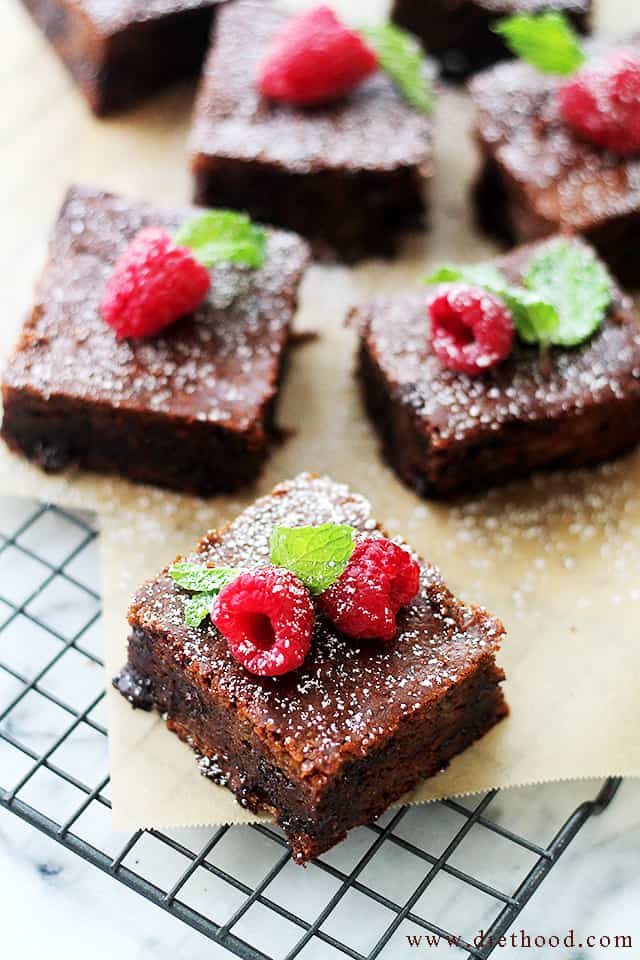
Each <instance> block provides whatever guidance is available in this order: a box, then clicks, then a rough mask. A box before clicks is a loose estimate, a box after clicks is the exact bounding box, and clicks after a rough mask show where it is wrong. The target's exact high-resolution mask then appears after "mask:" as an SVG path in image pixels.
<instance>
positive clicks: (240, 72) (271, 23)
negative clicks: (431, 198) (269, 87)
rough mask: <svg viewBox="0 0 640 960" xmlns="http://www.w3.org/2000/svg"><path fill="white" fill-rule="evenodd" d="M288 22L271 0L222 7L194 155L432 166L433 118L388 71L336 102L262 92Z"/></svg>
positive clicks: (298, 164) (302, 168)
mask: <svg viewBox="0 0 640 960" xmlns="http://www.w3.org/2000/svg"><path fill="white" fill-rule="evenodd" d="M286 20H287V15H286V14H284V13H281V12H279V11H277V10H275V9H273V7H271V6H270V5H268V4H264V3H252V2H245V0H239V2H235V3H231V4H229V5H226V4H225V5H223V6H222V7H221V9H220V10H219V12H218V16H217V26H216V30H215V32H214V38H213V44H212V47H211V51H210V53H209V57H208V59H207V62H206V64H205V68H204V75H203V79H202V83H201V87H200V92H199V95H198V100H197V103H196V110H195V119H194V125H193V129H192V133H191V138H190V149H191V152H192V153H193V154H204V155H212V156H218V157H229V158H234V159H238V160H247V161H251V160H259V161H260V162H261V163H273V164H277V165H282V166H284V167H286V168H287V170H289V171H292V172H298V173H313V172H316V171H317V170H319V169H325V168H331V169H344V170H388V169H391V168H394V167H396V166H416V165H425V166H426V165H427V164H428V161H429V157H428V154H429V151H430V144H431V133H432V124H431V120H430V119H429V118H428V117H426V116H425V115H424V114H421V113H419V112H418V111H417V110H415V109H413V108H412V107H410V106H409V105H408V104H407V102H406V101H405V100H404V99H403V97H402V95H401V94H400V93H398V92H397V91H396V89H395V88H394V86H393V84H392V82H391V81H390V80H389V78H388V77H387V76H386V75H385V74H383V73H382V72H381V71H378V73H376V74H375V75H374V76H373V77H372V78H371V79H369V80H367V81H366V82H365V83H363V84H362V85H361V86H360V87H358V88H357V89H356V90H354V91H352V92H351V93H350V94H349V95H348V96H347V97H345V98H344V99H343V100H341V101H339V102H337V103H334V104H331V105H328V106H322V107H314V108H313V109H300V108H295V107H290V106H286V105H282V104H276V103H272V102H268V101H266V100H265V99H264V98H262V97H261V95H260V93H259V91H258V88H257V86H256V76H257V70H258V65H259V63H260V61H261V59H262V57H263V56H264V53H265V50H266V48H267V45H268V43H269V41H270V40H271V38H272V37H273V36H274V34H275V33H276V32H277V31H278V29H279V28H281V27H282V24H283V23H285V22H286ZM425 172H426V170H425Z"/></svg>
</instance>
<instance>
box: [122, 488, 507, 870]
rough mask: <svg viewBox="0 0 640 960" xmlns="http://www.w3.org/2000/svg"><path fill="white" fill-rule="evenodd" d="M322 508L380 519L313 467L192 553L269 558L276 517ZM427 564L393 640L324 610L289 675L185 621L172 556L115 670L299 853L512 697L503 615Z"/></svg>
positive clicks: (438, 765)
mask: <svg viewBox="0 0 640 960" xmlns="http://www.w3.org/2000/svg"><path fill="white" fill-rule="evenodd" d="M321 523H347V524H350V525H352V526H353V527H354V528H355V529H356V531H359V532H360V533H364V534H366V535H369V536H375V535H377V534H378V533H379V532H380V528H379V527H378V526H377V525H376V523H375V521H374V520H373V519H372V518H371V512H370V506H369V504H368V503H367V502H366V501H365V500H364V499H363V498H362V497H359V496H356V495H354V494H352V493H351V492H350V491H349V490H348V488H347V487H345V486H344V485H342V484H337V483H335V482H333V481H331V480H329V479H328V478H317V477H313V476H311V475H309V474H303V475H301V476H299V477H297V478H296V479H295V480H292V481H290V482H288V483H283V484H281V485H280V486H278V487H276V489H275V490H274V491H273V493H272V494H271V495H270V496H267V497H264V498H262V499H260V500H258V501H256V503H255V504H254V505H253V506H252V507H249V508H248V509H247V510H245V511H244V513H242V514H241V515H240V516H239V517H238V518H237V519H236V520H235V521H234V522H233V523H232V524H230V525H229V526H227V527H225V528H224V529H222V530H221V531H214V532H211V533H209V534H207V535H206V536H205V537H204V538H203V539H202V540H201V541H200V543H199V545H198V547H197V550H196V552H195V553H194V554H193V555H192V556H191V557H190V558H189V559H190V560H191V561H192V562H197V563H202V564H205V565H213V566H215V565H224V564H233V565H234V566H236V567H238V566H239V567H240V568H244V567H249V568H251V567H255V566H260V565H263V564H265V563H267V562H268V551H269V548H268V540H269V536H270V533H271V531H272V529H273V527H274V526H277V525H286V526H299V525H304V524H321ZM421 568H422V572H421V588H420V592H419V593H418V595H417V597H416V598H415V600H414V601H413V602H412V603H411V604H410V605H409V606H408V607H405V608H404V609H403V610H402V611H401V613H400V614H399V617H398V633H397V635H396V637H395V639H394V640H392V641H390V642H386V643H385V642H380V641H372V640H367V641H361V642H359V641H356V640H353V639H348V638H346V637H345V636H344V635H342V634H341V633H339V632H338V631H337V630H336V629H335V627H333V626H332V625H331V624H330V623H329V621H327V620H324V619H323V618H322V617H320V616H318V618H317V620H316V625H315V628H314V634H313V639H312V645H311V651H310V653H309V654H308V656H307V659H306V661H305V663H304V664H303V666H302V667H301V668H299V669H298V670H297V671H295V672H293V673H290V674H286V675H284V676H280V677H256V676H253V675H251V674H249V673H248V672H247V671H245V670H244V668H243V667H242V666H241V665H240V664H238V663H237V662H236V661H235V660H234V659H233V658H232V657H231V656H230V654H229V652H228V650H227V647H226V642H225V640H224V638H223V637H222V635H221V634H220V633H219V632H218V631H217V630H216V629H215V628H214V627H213V626H212V625H211V623H210V621H209V619H207V620H206V621H205V622H204V624H203V625H202V626H200V627H198V628H190V627H187V626H185V624H184V603H185V599H187V598H186V597H185V595H184V593H183V592H182V591H181V590H180V589H179V588H178V587H176V585H175V584H174V582H173V581H172V580H171V578H170V577H169V576H168V574H167V568H165V570H164V571H163V572H162V573H161V574H160V575H159V576H158V577H156V578H155V579H153V580H150V581H149V582H148V583H146V584H144V586H142V587H141V589H140V590H139V591H138V593H137V595H136V597H135V598H134V601H133V603H132V606H131V609H130V613H129V623H130V625H131V628H132V633H131V636H130V638H129V657H128V662H127V665H126V667H125V668H124V670H123V671H122V673H121V675H120V676H119V677H117V678H116V680H115V681H114V683H115V685H116V687H117V688H118V689H119V690H120V692H121V693H122V694H123V695H124V696H125V697H127V699H129V701H130V702H131V703H132V704H133V705H134V706H137V707H143V708H145V709H151V708H154V709H156V710H158V711H159V712H160V713H161V714H166V722H167V726H168V728H169V729H170V730H173V731H174V732H175V733H177V734H178V736H179V737H181V738H182V739H183V740H185V741H187V742H188V743H189V745H190V746H191V747H192V748H193V749H194V750H195V751H196V753H197V754H198V755H199V756H200V758H201V759H200V768H201V771H202V772H203V773H204V774H205V775H206V776H208V777H210V778H211V779H212V780H213V781H215V782H216V783H219V784H223V785H225V786H228V787H229V788H230V789H231V790H233V792H234V793H235V794H236V796H237V798H238V801H239V802H240V803H241V804H242V805H243V806H245V807H248V808H249V809H251V810H253V811H259V810H269V811H271V812H272V813H273V814H274V815H275V817H276V819H277V822H278V823H279V824H280V826H281V827H282V829H283V830H284V831H285V833H286V835H287V839H288V841H289V843H290V845H291V847H292V849H293V852H294V857H295V859H296V860H297V861H298V862H301V863H302V862H305V861H307V860H309V859H310V858H311V857H314V856H317V855H318V854H320V853H322V852H323V851H325V850H327V849H329V848H330V847H331V846H333V845H334V844H336V843H337V842H338V841H339V840H341V839H343V838H344V836H345V835H346V833H347V831H348V830H350V829H351V828H352V827H354V826H357V825H358V824H362V823H367V822H370V821H372V820H374V819H375V818H377V817H378V816H380V815H381V814H382V813H383V811H384V810H385V809H386V808H387V807H388V806H389V804H390V803H393V802H394V801H396V800H399V799H400V798H401V797H402V796H403V795H404V794H405V793H406V792H407V791H408V790H410V789H412V788H413V787H415V786H416V784H417V783H419V782H420V781H421V780H422V779H424V778H425V777H429V776H432V775H433V774H435V773H437V772H438V771H439V770H441V769H442V768H443V767H444V766H446V765H447V764H448V762H449V761H450V760H451V758H452V757H453V756H455V755H456V754H457V753H459V752H460V751H461V750H463V749H465V747H467V746H469V744H471V743H472V742H473V741H474V740H476V739H477V738H478V737H480V736H482V735H483V734H484V733H486V732H487V731H488V730H489V729H490V728H491V727H493V726H494V724H496V723H497V722H498V720H499V719H500V718H501V717H503V716H504V715H505V714H506V713H507V707H506V704H505V702H504V699H503V695H502V690H501V687H500V683H501V681H502V680H503V679H504V674H503V672H502V670H501V669H500V668H499V667H498V666H497V665H496V662H495V654H496V651H497V649H498V646H499V644H500V641H501V640H502V638H503V634H504V628H503V627H502V624H501V623H500V622H499V621H498V620H496V619H495V618H493V617H492V616H490V615H489V614H488V613H487V612H486V611H484V610H482V609H481V608H479V607H477V606H474V605H466V604H464V603H462V602H461V601H460V600H458V599H457V598H455V597H454V596H453V595H452V594H451V593H450V591H449V590H448V589H447V587H446V586H445V585H444V583H443V581H442V579H441V576H440V574H439V573H438V571H437V570H435V568H433V567H432V566H431V565H430V564H428V563H424V562H422V563H421Z"/></svg>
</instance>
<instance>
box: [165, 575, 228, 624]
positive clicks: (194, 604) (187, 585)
mask: <svg viewBox="0 0 640 960" xmlns="http://www.w3.org/2000/svg"><path fill="white" fill-rule="evenodd" d="M239 573H240V571H239V570H236V569H235V568H234V567H205V566H202V565H201V564H199V563H189V561H187V560H179V561H178V562H177V563H174V564H173V565H172V566H171V567H169V576H170V577H171V579H172V580H173V581H174V583H177V585H178V586H179V587H182V589H183V590H188V591H189V592H192V593H194V596H193V597H191V599H190V600H188V602H187V603H186V604H185V607H184V622H185V623H186V624H187V626H188V627H199V626H200V624H201V623H202V621H203V620H204V619H205V617H207V616H208V615H209V613H210V612H211V605H212V604H213V599H214V597H215V596H216V595H217V594H218V593H220V591H221V590H222V588H223V587H226V585H227V584H228V583H231V581H232V580H235V578H236V577H237V576H238V574H239Z"/></svg>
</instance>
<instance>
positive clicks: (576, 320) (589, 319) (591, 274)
mask: <svg viewBox="0 0 640 960" xmlns="http://www.w3.org/2000/svg"><path fill="white" fill-rule="evenodd" d="M524 282H525V284H526V286H527V287H528V289H529V290H534V291H535V292H536V294H537V295H538V296H540V297H541V298H542V299H544V300H545V301H547V302H548V303H550V304H552V305H553V306H554V307H555V309H556V311H557V313H558V317H559V323H558V324H557V326H556V327H555V328H554V330H553V331H552V332H551V334H550V337H549V340H550V342H551V343H553V344H556V345H558V346H562V347H574V346H577V345H578V344H580V343H584V341H585V340H588V339H589V337H590V336H591V335H592V334H593V333H594V331H595V330H597V329H598V327H599V326H600V324H601V323H602V321H603V320H604V318H605V316H606V314H607V310H608V309H609V307H610V305H611V300H612V298H613V285H612V282H611V278H610V276H609V273H608V271H607V269H606V268H605V267H604V265H603V264H602V263H600V261H599V260H598V259H597V257H596V256H595V254H594V253H593V251H592V250H590V249H589V248H588V247H585V246H583V245H582V244H581V243H575V242H572V241H571V240H563V239H557V240H552V241H551V242H550V243H547V244H545V246H544V247H543V248H542V249H541V250H540V251H539V252H538V253H536V254H535V255H534V256H533V257H532V259H531V261H530V263H529V267H528V270H527V274H526V276H525V278H524Z"/></svg>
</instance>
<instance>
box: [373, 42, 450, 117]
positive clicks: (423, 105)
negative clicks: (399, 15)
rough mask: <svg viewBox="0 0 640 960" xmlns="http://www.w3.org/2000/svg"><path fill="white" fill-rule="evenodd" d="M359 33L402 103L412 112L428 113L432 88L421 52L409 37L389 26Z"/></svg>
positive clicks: (431, 105) (431, 100)
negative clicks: (401, 96)
mask: <svg viewBox="0 0 640 960" xmlns="http://www.w3.org/2000/svg"><path fill="white" fill-rule="evenodd" d="M360 33H361V35H362V37H363V39H364V40H365V41H366V42H367V43H368V44H369V46H370V47H372V48H373V50H375V52H376V55H377V57H378V63H379V64H380V67H381V69H382V70H384V72H385V73H386V74H388V75H389V77H391V79H392V80H393V82H394V84H395V85H396V87H397V88H398V90H399V91H400V93H401V94H402V95H403V97H404V98H405V100H407V101H408V102H409V103H410V104H411V106H412V107H415V108H416V110H420V111H421V112H422V113H431V110H432V109H433V88H432V84H431V81H430V79H429V76H428V75H427V71H426V62H425V58H424V54H423V52H422V48H421V46H420V43H419V42H418V40H416V38H415V37H414V36H413V34H412V33H409V32H408V31H407V30H402V29H401V28H400V27H396V26H395V24H393V23H383V24H379V25H376V26H368V27H363V28H362V29H361V30H360Z"/></svg>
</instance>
